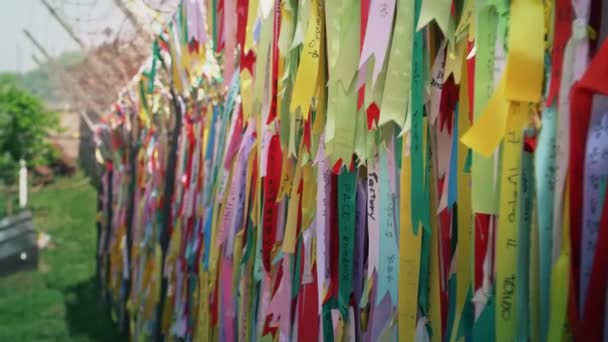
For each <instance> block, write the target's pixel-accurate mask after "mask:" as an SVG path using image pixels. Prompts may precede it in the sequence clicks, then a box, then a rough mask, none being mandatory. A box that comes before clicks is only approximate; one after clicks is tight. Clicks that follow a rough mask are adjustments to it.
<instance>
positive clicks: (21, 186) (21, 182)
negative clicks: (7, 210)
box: [19, 159, 27, 208]
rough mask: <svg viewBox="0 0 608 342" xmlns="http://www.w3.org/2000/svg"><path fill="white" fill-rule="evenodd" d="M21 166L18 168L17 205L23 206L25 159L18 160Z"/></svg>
mask: <svg viewBox="0 0 608 342" xmlns="http://www.w3.org/2000/svg"><path fill="white" fill-rule="evenodd" d="M19 164H21V168H20V169H19V207H20V208H25V205H26V204H27V168H26V167H25V160H23V159H21V160H20V161H19Z"/></svg>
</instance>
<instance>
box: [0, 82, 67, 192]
mask: <svg viewBox="0 0 608 342" xmlns="http://www.w3.org/2000/svg"><path fill="white" fill-rule="evenodd" d="M58 130H59V119H58V117H57V115H56V114H55V113H53V112H49V111H47V110H46V109H45V108H44V105H43V104H42V101H41V100H40V99H39V98H37V97H35V96H32V95H30V94H29V93H27V92H25V91H23V90H21V89H19V88H18V87H17V85H16V84H15V81H14V79H13V78H10V77H2V78H0V180H3V181H4V182H5V183H8V184H11V183H13V182H14V181H15V178H16V176H17V171H18V169H19V160H20V159H21V158H23V159H24V160H25V161H26V162H27V164H28V166H29V167H33V166H38V165H46V164H48V163H50V162H51V161H52V160H53V159H55V158H56V157H57V155H56V153H57V152H56V151H55V150H54V148H53V147H52V146H51V145H50V144H49V142H48V140H47V139H46V138H47V136H48V135H49V133H50V132H53V131H58Z"/></svg>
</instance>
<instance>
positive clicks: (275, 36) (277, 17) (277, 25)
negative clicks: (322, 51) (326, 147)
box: [258, 1, 281, 124]
mask: <svg viewBox="0 0 608 342" xmlns="http://www.w3.org/2000/svg"><path fill="white" fill-rule="evenodd" d="M279 32H281V2H280V1H276V2H275V7H274V26H273V29H272V85H271V89H270V91H271V92H272V102H271V103H270V113H269V115H268V121H267V122H266V124H269V123H271V122H272V121H273V120H274V118H275V117H276V116H277V93H278V91H279V90H278V89H277V88H278V80H279ZM258 77H259V75H258Z"/></svg>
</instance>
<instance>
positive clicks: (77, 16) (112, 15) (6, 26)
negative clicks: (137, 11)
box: [0, 0, 124, 72]
mask: <svg viewBox="0 0 608 342" xmlns="http://www.w3.org/2000/svg"><path fill="white" fill-rule="evenodd" d="M47 1H48V2H49V3H50V4H51V5H52V6H53V7H54V8H55V9H56V11H57V13H58V14H59V15H60V16H61V17H63V19H64V20H65V21H66V22H67V23H68V24H69V25H70V26H72V27H73V30H74V31H75V32H76V33H77V35H78V36H79V38H80V39H81V40H83V41H84V42H85V43H86V44H88V45H89V46H91V45H93V44H95V45H96V44H99V43H100V42H103V41H104V40H107V37H106V36H105V35H104V33H103V30H104V29H105V28H106V27H110V28H112V30H113V31H115V30H117V29H118V27H119V26H120V25H121V23H122V22H123V20H124V15H123V14H122V12H121V11H120V10H119V9H118V8H117V7H116V6H115V5H114V3H113V0H47ZM0 4H2V5H3V6H2V11H0V28H1V31H0V32H1V33H0V36H1V37H2V41H3V43H4V48H3V49H1V50H2V51H1V53H0V72H6V71H11V72H26V71H29V70H32V69H34V68H36V64H35V62H34V61H33V60H32V54H35V55H36V56H37V57H38V58H39V59H41V60H44V57H43V55H42V54H41V53H39V52H38V50H37V49H36V48H35V47H34V46H33V45H32V43H31V42H30V41H29V40H28V39H27V38H26V37H25V35H24V34H23V29H27V30H29V31H30V32H31V33H32V35H33V36H34V37H35V38H36V39H37V40H39V41H40V43H41V44H42V45H43V46H44V48H45V49H47V51H48V52H49V53H50V54H51V55H52V56H55V57H56V56H58V55H60V54H61V53H62V52H65V51H69V50H76V49H77V48H78V46H77V45H76V44H75V43H74V42H73V41H72V40H71V38H70V36H69V35H68V34H67V33H66V32H65V31H64V30H63V28H62V27H61V26H60V25H59V24H58V23H57V22H56V21H55V19H54V18H53V17H52V16H51V15H50V14H49V12H48V10H47V9H46V7H44V5H43V4H42V0H0Z"/></svg>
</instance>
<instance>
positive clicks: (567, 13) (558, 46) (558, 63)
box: [545, 0, 573, 106]
mask: <svg viewBox="0 0 608 342" xmlns="http://www.w3.org/2000/svg"><path fill="white" fill-rule="evenodd" d="M572 16H573V12H572V4H571V2H570V0H557V3H556V8H555V34H554V35H553V53H552V55H551V83H550V84H549V93H548V94H547V101H546V104H545V105H546V106H551V104H552V103H553V100H554V99H556V100H558V99H559V98H558V96H559V85H560V83H561V82H562V81H561V79H562V67H563V64H564V50H565V48H566V44H567V43H568V39H570V35H571V34H572Z"/></svg>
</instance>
